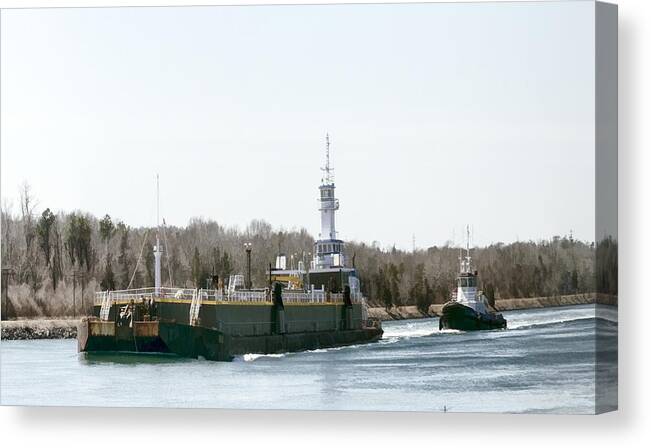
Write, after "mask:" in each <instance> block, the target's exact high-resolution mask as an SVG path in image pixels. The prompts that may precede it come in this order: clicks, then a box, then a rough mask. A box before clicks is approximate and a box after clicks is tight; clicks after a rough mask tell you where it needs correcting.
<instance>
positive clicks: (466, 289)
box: [439, 229, 506, 331]
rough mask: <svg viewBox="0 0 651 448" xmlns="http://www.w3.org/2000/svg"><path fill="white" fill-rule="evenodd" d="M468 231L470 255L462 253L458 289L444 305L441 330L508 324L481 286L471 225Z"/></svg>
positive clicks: (483, 328) (503, 326)
mask: <svg viewBox="0 0 651 448" xmlns="http://www.w3.org/2000/svg"><path fill="white" fill-rule="evenodd" d="M467 231H468V240H467V243H466V256H465V257H461V256H459V264H460V272H459V275H458V276H457V292H456V293H455V294H453V296H452V299H451V300H450V301H449V302H447V303H446V304H445V305H443V308H442V310H441V318H440V319H439V330H462V331H473V330H493V329H497V328H506V319H504V317H503V316H502V315H501V314H499V313H497V312H496V311H495V309H493V307H491V306H490V304H489V303H488V299H487V298H486V296H485V295H484V294H483V292H481V291H479V290H478V289H477V279H478V273H477V271H473V270H472V265H471V258H470V229H467Z"/></svg>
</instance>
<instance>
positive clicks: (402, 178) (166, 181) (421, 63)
mask: <svg viewBox="0 0 651 448" xmlns="http://www.w3.org/2000/svg"><path fill="white" fill-rule="evenodd" d="M0 39H1V41H0V51H1V55H0V62H1V65H0V76H1V79H0V82H1V85H0V89H1V99H0V106H1V118H0V120H1V121H0V130H1V136H0V162H1V173H0V174H1V195H2V201H3V203H4V204H9V205H11V206H12V207H13V210H14V212H15V213H17V212H18V211H19V199H18V198H19V186H20V185H21V184H22V183H24V182H27V183H28V184H29V185H30V186H31V190H32V193H33V194H34V196H35V197H36V199H37V201H38V208H37V211H38V212H40V211H42V210H43V209H45V208H46V207H49V208H51V209H52V210H56V211H59V210H62V211H73V210H83V211H87V212H90V213H92V214H94V215H97V216H103V215H104V214H107V213H108V214H110V215H111V216H112V217H114V218H115V219H121V220H123V221H125V222H126V223H128V224H130V225H134V226H141V225H155V223H156V200H155V194H156V193H155V191H156V190H155V185H156V184H155V178H156V173H158V174H159V175H160V195H161V200H160V213H161V216H162V217H164V218H165V220H166V222H167V223H168V224H172V225H185V224H187V222H188V221H189V220H190V219H191V218H193V217H203V218H207V219H208V218H209V219H214V220H216V221H218V222H220V223H222V224H224V225H227V226H238V227H239V228H244V227H245V226H246V224H247V223H248V222H250V221H251V220H252V219H264V220H266V221H268V222H269V223H271V224H272V225H273V226H274V227H276V228H284V229H292V228H296V229H298V228H306V229H307V230H308V231H309V232H310V233H311V234H312V235H314V236H315V237H316V236H318V234H319V231H320V228H319V226H320V219H319V212H318V202H317V197H318V186H319V184H320V179H321V175H322V173H321V171H320V167H321V166H323V164H324V159H325V135H326V133H329V134H330V139H331V159H332V163H333V166H334V168H335V171H334V173H335V181H336V186H337V190H336V194H337V197H338V198H339V200H340V206H341V208H340V210H339V211H338V212H337V230H338V232H339V237H340V238H342V239H344V240H356V241H364V242H368V243H372V242H377V243H378V244H379V245H380V246H382V247H389V246H392V245H394V244H395V245H396V246H397V247H399V248H403V249H411V247H412V244H413V241H414V239H415V242H416V246H417V247H419V248H425V247H429V246H432V245H442V244H445V243H446V242H447V241H452V242H454V243H456V244H459V243H461V242H462V241H463V238H462V235H463V228H464V227H465V226H466V225H470V226H471V227H472V229H473V238H472V239H473V241H472V243H473V244H478V245H486V244H490V243H493V242H499V241H501V242H505V243H508V242H512V241H516V240H529V239H532V240H539V239H543V238H551V237H552V236H554V235H566V234H569V232H570V231H572V233H573V235H574V236H575V237H576V238H579V239H582V240H587V241H593V240H594V216H595V210H594V202H595V201H594V182H595V174H594V172H595V161H594V145H595V138H594V134H595V127H594V116H595V105H594V89H595V83H594V5H593V3H592V2H583V1H577V2H546V3H484V4H450V3H440V4H402V5H314V6H272V7H270V6H250V7H246V6H244V7H242V6H239V7H167V8H80V9H65V8H61V9H24V10H3V11H2V13H1V31H0Z"/></svg>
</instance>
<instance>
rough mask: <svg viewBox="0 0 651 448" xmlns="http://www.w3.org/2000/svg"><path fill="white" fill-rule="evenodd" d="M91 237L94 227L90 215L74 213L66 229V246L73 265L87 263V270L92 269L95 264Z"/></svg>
mask: <svg viewBox="0 0 651 448" xmlns="http://www.w3.org/2000/svg"><path fill="white" fill-rule="evenodd" d="M91 238H92V228H91V226H90V220H89V219H88V217H86V216H84V215H77V214H76V213H72V214H71V215H70V220H69V223H68V228H67V231H66V237H65V247H66V250H67V252H68V257H69V258H70V262H71V264H72V265H73V266H74V265H75V264H76V265H78V266H83V265H86V270H87V271H90V269H91V267H92V264H93V249H92V247H91Z"/></svg>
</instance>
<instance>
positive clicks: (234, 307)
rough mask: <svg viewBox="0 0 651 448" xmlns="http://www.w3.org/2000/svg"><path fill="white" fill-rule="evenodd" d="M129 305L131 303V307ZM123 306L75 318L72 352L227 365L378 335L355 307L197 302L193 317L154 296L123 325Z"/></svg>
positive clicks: (185, 305)
mask: <svg viewBox="0 0 651 448" xmlns="http://www.w3.org/2000/svg"><path fill="white" fill-rule="evenodd" d="M132 303H133V302H132ZM127 304H128V302H126V301H125V302H122V303H121V302H119V301H117V302H116V303H114V304H112V305H111V307H110V310H109V311H108V313H107V314H108V315H107V316H105V319H101V318H100V317H99V316H100V315H101V305H96V306H95V310H94V313H93V314H94V316H92V317H88V318H85V319H83V320H82V321H81V323H80V325H79V329H78V349H79V352H87V353H101V352H135V353H171V354H175V355H178V356H183V357H191V358H197V357H203V358H205V359H208V360H215V361H230V360H232V359H233V358H234V357H235V356H238V355H243V354H247V353H260V354H271V353H284V352H297V351H304V350H314V349H318V348H330V347H339V346H345V345H353V344H360V343H368V342H375V341H377V340H379V339H380V338H381V337H382V328H381V325H380V323H379V321H376V320H373V319H364V318H363V317H362V314H363V312H362V306H363V305H362V304H360V303H351V302H350V301H349V300H348V303H346V301H344V302H342V303H331V302H324V303H285V304H283V303H282V300H274V301H271V300H270V301H269V302H252V303H251V302H237V301H231V302H222V301H219V300H204V301H203V303H202V304H201V306H200V308H199V311H198V312H197V313H196V319H194V320H193V321H192V322H190V320H191V317H190V315H191V307H192V304H191V302H190V301H189V300H185V299H170V298H160V299H157V300H156V301H155V308H156V309H155V312H152V313H151V314H149V313H144V312H141V311H137V308H136V309H135V310H134V316H133V319H131V320H130V321H129V322H125V321H124V320H123V319H121V318H120V310H121V309H122V310H124V306H125V305H127Z"/></svg>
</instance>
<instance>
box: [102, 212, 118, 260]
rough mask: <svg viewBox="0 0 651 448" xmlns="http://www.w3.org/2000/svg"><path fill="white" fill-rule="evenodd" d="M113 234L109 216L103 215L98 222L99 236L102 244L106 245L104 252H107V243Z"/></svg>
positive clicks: (113, 227)
mask: <svg viewBox="0 0 651 448" xmlns="http://www.w3.org/2000/svg"><path fill="white" fill-rule="evenodd" d="M114 233H115V225H113V221H112V220H111V217H110V216H109V215H104V217H103V218H102V220H101V221H100V222H99V236H100V238H101V239H102V241H103V242H104V243H106V252H108V243H109V241H110V240H111V237H113V234H114Z"/></svg>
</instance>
